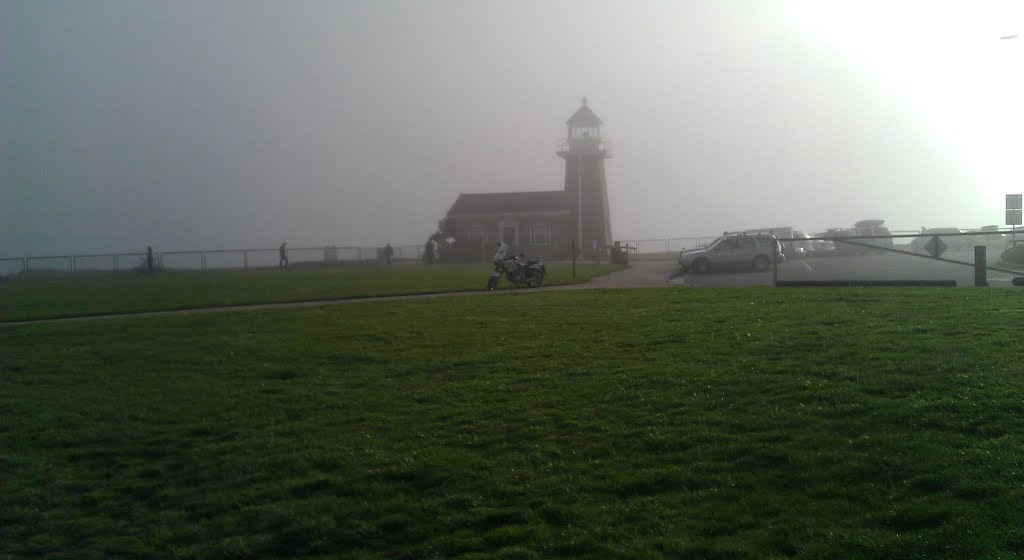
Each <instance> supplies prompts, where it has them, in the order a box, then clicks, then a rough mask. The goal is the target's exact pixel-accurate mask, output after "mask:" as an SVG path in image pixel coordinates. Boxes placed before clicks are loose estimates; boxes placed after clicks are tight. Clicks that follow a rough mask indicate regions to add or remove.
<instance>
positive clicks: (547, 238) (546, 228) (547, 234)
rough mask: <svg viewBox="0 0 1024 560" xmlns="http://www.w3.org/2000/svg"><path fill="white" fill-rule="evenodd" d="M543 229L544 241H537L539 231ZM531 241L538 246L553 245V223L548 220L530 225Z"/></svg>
mask: <svg viewBox="0 0 1024 560" xmlns="http://www.w3.org/2000/svg"><path fill="white" fill-rule="evenodd" d="M538 231H542V232H543V234H542V235H543V237H544V241H543V243H541V242H538V241H537V232H538ZM530 243H531V244H532V245H536V246H544V245H551V224H550V223H548V222H536V223H534V224H533V225H531V226H530Z"/></svg>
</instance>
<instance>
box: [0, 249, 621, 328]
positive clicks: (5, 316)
mask: <svg viewBox="0 0 1024 560" xmlns="http://www.w3.org/2000/svg"><path fill="white" fill-rule="evenodd" d="M546 267H547V270H548V274H547V276H546V277H545V280H544V284H545V285H548V286H556V285H564V284H576V283H582V282H587V281H589V280H590V279H591V278H593V277H594V276H599V275H602V274H607V273H609V272H611V271H614V270H619V269H620V268H621V267H619V266H612V265H608V264H603V265H598V266H597V267H594V266H591V265H580V266H577V268H576V275H575V277H573V275H572V264H571V263H550V264H547V265H546ZM489 274H490V267H489V265H487V264H467V265H461V264H459V265H455V264H453V265H437V266H419V265H394V266H365V267H331V268H326V267H324V268H293V269H270V270H267V269H264V270H250V271H242V270H229V271H223V270H222V271H207V272H162V273H156V274H144V273H107V274H84V273H83V274H78V275H68V276H60V277H27V278H18V279H15V280H5V281H0V321H24V320H32V319H48V318H57V317H77V316H84V315H109V314H116V313H128V312H144V311H161V310H174V309H189V308H201V307H222V306H229V305H252V304H261V303H283V302H301V301H318V300H329V299H339V298H356V297H372V296H384V295H406V294H421V293H441V292H460V291H467V290H480V289H482V288H483V287H484V286H485V285H486V283H487V277H488V275H489ZM508 287H510V284H509V283H508V282H507V281H506V280H504V279H503V280H502V281H501V283H500V284H499V288H500V289H504V288H508Z"/></svg>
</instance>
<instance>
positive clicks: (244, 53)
mask: <svg viewBox="0 0 1024 560" xmlns="http://www.w3.org/2000/svg"><path fill="white" fill-rule="evenodd" d="M1022 30H1024V3H1021V2H1015V1H992V2H947V3H943V2H936V1H929V2H870V1H867V2H865V1H860V2H838V1H836V2H828V1H825V0H821V1H817V0H813V1H811V0H808V1H800V0H793V1H777V2H773V1H769V0H750V1H710V0H708V1H683V0H679V1H665V2H651V1H647V2H644V1H641V2H598V1H589V0H580V1H560V2H550V1H525V0H517V1H516V2H498V1H488V0H464V1H439V0H424V1H416V2H414V1H407V2H406V1H387V0H372V1H367V2H355V1H344V2H342V1H323V2H319V1H294V2H291V1H289V2H285V1H279V2H269V1H261V0H245V1H229V0H218V1H210V2H205V1H204V2H199V1H183V2H155V1H141V0H130V1H112V0H105V1H88V0H85V1H75V2H65V1H60V0H51V1H42V2H40V1H18V0H4V1H3V2H2V3H0V53H2V56H0V255H2V256H20V255H39V254H46V253H69V252H71V253H83V252H102V251H118V250H138V249H139V248H140V247H144V246H145V245H147V244H152V245H153V246H154V247H156V248H158V249H160V250H173V249H193V248H206V249H210V248H240V247H275V246H277V244H279V243H280V242H281V241H282V240H287V241H288V242H289V244H290V245H292V246H302V245H323V244H328V243H330V244H338V245H347V244H352V245H378V244H384V243H385V242H391V243H395V244H401V243H417V244H418V243H422V242H423V241H424V240H425V238H426V236H427V235H428V234H429V233H430V232H432V231H433V229H434V227H435V225H436V221H437V219H438V218H439V217H441V216H443V215H444V213H445V212H446V211H447V209H448V207H449V206H450V205H451V203H452V202H453V201H454V199H455V197H456V196H457V195H458V193H460V192H499V191H509V190H547V189H559V188H561V187H562V185H561V182H562V173H563V171H562V164H563V162H562V160H561V159H559V158H558V157H557V156H556V155H555V153H554V144H553V142H554V139H555V138H556V137H558V136H563V135H564V134H565V129H564V122H565V120H566V119H567V118H568V117H569V116H570V115H571V114H572V113H573V112H574V111H575V110H576V109H577V107H578V106H579V100H580V97H582V96H584V95H585V96H587V97H588V99H589V104H590V106H591V108H592V109H593V110H594V111H595V112H596V113H597V114H598V115H599V116H600V117H601V118H602V119H603V120H604V121H605V127H604V129H603V132H604V133H605V135H606V136H607V137H609V138H610V139H611V141H612V143H613V146H614V151H615V157H614V159H611V160H609V161H608V162H607V166H606V169H607V177H608V191H609V199H610V203H611V218H612V234H613V237H614V238H616V239H637V238H662V237H681V236H691V235H697V234H710V233H716V232H721V231H722V230H724V229H739V228H747V227H761V226H774V225H798V226H803V227H806V228H808V229H810V230H815V231H816V230H821V229H824V228H826V227H837V226H848V225H851V224H852V222H854V221H856V220H859V219H864V218H884V219H886V220H887V224H888V225H890V227H893V228H895V229H911V228H919V227H921V226H928V227H939V226H948V225H954V226H963V227H968V226H981V225H986V224H1002V221H1003V220H1002V209H1003V194H1004V193H1007V192H1017V193H1019V192H1022V191H1024V157H1022V154H1024V108H1022V106H1024V103H1022V102H1021V100H1022V99H1024V72H1022V69H1024V38H1019V39H1016V40H1011V41H1000V40H999V39H998V37H999V36H1001V35H1006V34H1009V33H1012V32H1020V31H1022Z"/></svg>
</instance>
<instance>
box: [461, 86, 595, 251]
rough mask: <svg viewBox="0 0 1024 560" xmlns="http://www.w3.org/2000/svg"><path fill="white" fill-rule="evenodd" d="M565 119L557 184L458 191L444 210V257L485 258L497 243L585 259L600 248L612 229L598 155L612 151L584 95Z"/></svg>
mask: <svg viewBox="0 0 1024 560" xmlns="http://www.w3.org/2000/svg"><path fill="white" fill-rule="evenodd" d="M565 124H566V125H567V127H568V128H567V130H566V132H567V134H566V137H565V138H560V139H559V140H558V142H557V146H558V148H557V150H556V153H557V154H558V155H559V156H560V157H561V158H562V159H564V160H565V184H564V185H563V188H562V190H556V189H557V188H558V187H556V186H555V185H552V187H553V188H552V189H551V190H516V191H511V192H509V191H504V192H500V191H499V192H495V191H492V192H482V193H463V194H460V195H459V196H458V198H456V199H455V203H454V204H452V206H451V209H450V210H448V214H447V215H446V216H445V225H446V227H445V229H446V230H447V231H445V233H446V234H447V235H448V236H450V240H451V241H453V243H452V244H451V245H452V247H451V248H449V249H448V253H447V258H450V259H453V260H459V261H480V260H489V259H490V258H491V256H492V255H493V254H494V250H495V245H496V244H497V243H504V244H506V245H508V246H509V247H511V248H512V249H513V250H514V251H515V254H520V253H523V254H527V255H530V256H536V257H545V258H557V259H570V258H573V257H584V258H591V257H596V256H597V255H598V254H603V253H604V252H605V251H606V250H607V248H608V247H609V246H610V245H611V243H612V233H611V222H610V221H609V220H608V187H607V186H606V185H605V179H604V160H605V159H606V158H609V157H611V150H610V149H609V145H608V141H607V140H606V139H605V138H604V137H602V136H601V124H602V123H601V119H599V118H598V117H597V115H595V114H594V112H593V111H591V110H590V107H588V106H587V99H586V98H583V103H582V105H581V106H580V108H579V109H578V110H577V111H576V112H575V113H574V114H573V115H572V116H571V117H569V120H568V121H566V123H565ZM499 175H500V174H499ZM488 186H490V185H488ZM499 188H500V187H499ZM574 249H575V252H574Z"/></svg>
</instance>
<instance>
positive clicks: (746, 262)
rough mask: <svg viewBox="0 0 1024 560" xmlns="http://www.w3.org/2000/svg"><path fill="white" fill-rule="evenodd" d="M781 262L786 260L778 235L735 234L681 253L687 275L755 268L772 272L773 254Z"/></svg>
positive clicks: (680, 260)
mask: <svg viewBox="0 0 1024 560" xmlns="http://www.w3.org/2000/svg"><path fill="white" fill-rule="evenodd" d="M773 251H774V253H775V255H776V258H777V259H778V262H783V261H785V257H786V256H785V254H784V253H783V252H782V245H781V244H780V243H779V240H778V239H776V237H775V236H774V235H770V234H765V233H760V234H746V233H732V234H728V235H723V236H722V237H719V238H718V239H716V240H714V241H712V242H711V243H710V244H708V246H707V247H699V248H697V249H689V250H687V249H683V250H682V251H681V252H680V253H679V266H681V267H682V268H683V272H696V273H703V272H707V271H709V270H711V269H712V268H715V269H726V268H748V267H749V268H753V269H754V270H757V271H764V270H768V267H770V266H771V264H772V253H773Z"/></svg>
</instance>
